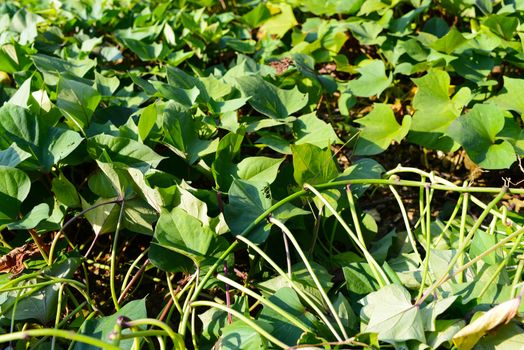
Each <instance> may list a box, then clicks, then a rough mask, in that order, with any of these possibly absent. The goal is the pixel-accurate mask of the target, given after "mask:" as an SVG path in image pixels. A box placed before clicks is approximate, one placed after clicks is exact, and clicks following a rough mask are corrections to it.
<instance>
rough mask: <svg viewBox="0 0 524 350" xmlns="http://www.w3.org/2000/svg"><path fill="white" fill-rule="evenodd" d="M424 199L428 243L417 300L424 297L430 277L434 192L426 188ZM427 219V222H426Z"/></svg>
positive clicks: (422, 221)
mask: <svg viewBox="0 0 524 350" xmlns="http://www.w3.org/2000/svg"><path fill="white" fill-rule="evenodd" d="M421 189H422V188H421ZM422 194H423V196H424V197H423V198H424V202H425V206H424V205H423V204H422V202H423V201H422V200H421V206H423V207H424V211H423V213H425V216H424V217H422V215H423V213H422V212H421V220H420V222H421V228H423V230H422V231H423V232H424V233H425V237H424V239H425V241H426V247H425V250H426V256H425V257H424V267H423V270H422V281H421V282H420V289H419V292H418V296H417V299H419V298H420V297H421V296H422V293H423V292H424V288H425V287H426V280H427V278H428V276H429V259H430V258H431V210H430V206H431V198H432V197H433V196H432V194H433V190H430V189H429V188H428V187H425V188H424V191H423V193H422ZM424 219H425V220H424Z"/></svg>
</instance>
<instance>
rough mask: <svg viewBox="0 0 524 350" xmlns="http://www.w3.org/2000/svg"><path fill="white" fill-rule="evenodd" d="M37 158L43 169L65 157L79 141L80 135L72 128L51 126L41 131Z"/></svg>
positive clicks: (47, 169)
mask: <svg viewBox="0 0 524 350" xmlns="http://www.w3.org/2000/svg"><path fill="white" fill-rule="evenodd" d="M40 135H41V138H40V140H41V144H40V145H39V148H40V152H39V159H40V163H41V164H42V166H43V168H44V170H45V171H49V170H51V167H52V166H53V165H55V164H57V163H58V162H59V161H60V160H62V159H64V158H65V157H67V156H68V155H69V154H71V152H73V151H74V150H75V149H76V148H77V147H78V146H79V145H80V144H81V143H82V140H83V139H82V136H80V134H79V133H77V132H76V131H73V130H66V129H62V128H54V127H51V128H49V129H47V133H45V131H44V132H41V134H40Z"/></svg>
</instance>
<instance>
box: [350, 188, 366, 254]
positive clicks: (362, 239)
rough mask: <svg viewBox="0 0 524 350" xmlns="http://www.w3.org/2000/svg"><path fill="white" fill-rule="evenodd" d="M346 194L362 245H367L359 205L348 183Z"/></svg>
mask: <svg viewBox="0 0 524 350" xmlns="http://www.w3.org/2000/svg"><path fill="white" fill-rule="evenodd" d="M346 195H347V198H348V203H349V212H350V213H351V218H352V219H353V226H355V231H357V236H358V239H359V240H360V243H362V246H363V247H364V248H365V247H366V242H365V241H364V235H363V234H362V229H361V228H360V220H359V219H358V215H357V206H356V205H355V198H354V197H353V192H352V191H351V186H350V185H346Z"/></svg>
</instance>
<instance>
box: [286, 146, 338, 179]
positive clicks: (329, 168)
mask: <svg viewBox="0 0 524 350" xmlns="http://www.w3.org/2000/svg"><path fill="white" fill-rule="evenodd" d="M291 151H292V152H293V169H294V171H293V176H294V178H295V181H296V182H297V184H299V185H300V186H302V185H303V184H304V183H309V184H310V185H315V184H320V183H326V182H329V181H331V180H333V179H334V178H336V177H337V176H338V169H337V165H336V164H335V161H334V159H333V156H332V155H331V151H330V150H329V149H325V150H323V149H321V148H319V147H317V146H314V145H310V144H307V143H306V144H303V145H292V146H291Z"/></svg>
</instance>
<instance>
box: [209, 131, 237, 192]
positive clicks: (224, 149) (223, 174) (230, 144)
mask: <svg viewBox="0 0 524 350" xmlns="http://www.w3.org/2000/svg"><path fill="white" fill-rule="evenodd" d="M243 139H244V134H243V132H240V133H232V132H230V133H229V134H227V135H226V136H224V137H223V138H222V139H221V140H220V142H219V144H218V147H217V150H216V155H215V160H214V162H213V164H212V165H211V170H212V172H213V178H214V179H215V182H216V184H217V187H218V188H220V189H221V190H223V191H226V190H227V189H229V186H230V185H231V182H232V181H233V174H234V170H235V169H234V166H233V159H234V158H235V157H236V156H237V155H238V153H239V152H240V146H241V145H242V140H243Z"/></svg>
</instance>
